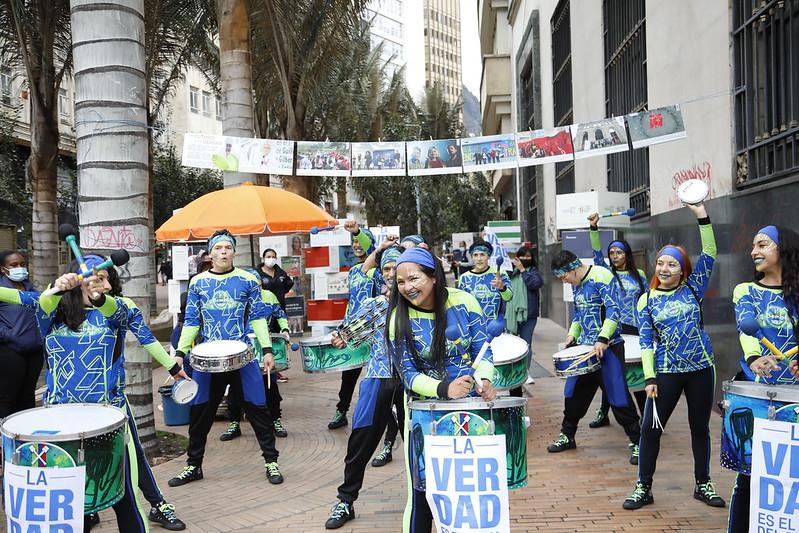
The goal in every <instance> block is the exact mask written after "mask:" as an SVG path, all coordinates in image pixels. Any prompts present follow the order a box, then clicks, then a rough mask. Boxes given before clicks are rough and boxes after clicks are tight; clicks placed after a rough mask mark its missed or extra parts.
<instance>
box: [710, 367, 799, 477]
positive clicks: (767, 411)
mask: <svg viewBox="0 0 799 533" xmlns="http://www.w3.org/2000/svg"><path fill="white" fill-rule="evenodd" d="M721 388H722V391H724V399H723V400H722V402H721V407H722V409H723V410H724V422H723V424H722V426H721V466H723V467H724V468H729V469H730V470H735V471H736V472H740V473H742V474H746V475H751V472H752V437H753V435H754V432H755V418H763V419H768V420H779V421H782V422H792V423H794V424H795V423H797V422H799V387H797V386H794V385H767V384H765V383H755V382H753V381H725V382H724V383H723V385H722V387H721Z"/></svg>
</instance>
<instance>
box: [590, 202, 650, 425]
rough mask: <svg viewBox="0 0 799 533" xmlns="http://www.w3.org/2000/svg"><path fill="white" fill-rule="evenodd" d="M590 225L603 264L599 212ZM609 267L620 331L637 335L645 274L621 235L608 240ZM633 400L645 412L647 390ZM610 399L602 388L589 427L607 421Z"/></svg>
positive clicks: (596, 260)
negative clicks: (637, 314) (599, 401)
mask: <svg viewBox="0 0 799 533" xmlns="http://www.w3.org/2000/svg"><path fill="white" fill-rule="evenodd" d="M588 221H589V223H590V224H591V226H590V229H591V231H590V233H589V235H590V237H591V249H592V250H593V252H594V264H595V265H599V266H606V264H605V255H604V254H603V253H602V242H601V241H600V239H599V213H593V214H592V215H591V216H589V217H588ZM607 256H608V261H609V263H610V271H611V272H612V273H613V280H614V282H615V283H616V285H617V286H618V288H619V295H620V296H621V301H620V302H619V311H621V318H620V319H619V333H621V334H622V335H638V319H637V318H636V313H635V308H636V306H637V305H638V298H640V297H641V295H642V294H643V293H644V292H646V274H645V273H644V271H643V270H640V269H639V268H637V267H636V265H635V256H633V249H632V247H631V246H630V243H628V242H627V241H626V240H624V239H616V240H614V241H613V242H611V243H610V244H608V249H607ZM632 394H633V397H634V398H635V403H637V404H638V412H639V413H641V416H643V415H644V405H645V404H646V393H645V392H644V391H642V390H639V391H635V392H633V393H632ZM609 409H610V403H609V402H608V396H607V394H605V392H604V391H603V392H602V404H601V406H600V407H599V409H597V412H596V418H594V420H593V422H591V423H590V424H588V426H589V427H592V428H599V427H602V426H607V425H608V424H610V419H609V418H608V410H609Z"/></svg>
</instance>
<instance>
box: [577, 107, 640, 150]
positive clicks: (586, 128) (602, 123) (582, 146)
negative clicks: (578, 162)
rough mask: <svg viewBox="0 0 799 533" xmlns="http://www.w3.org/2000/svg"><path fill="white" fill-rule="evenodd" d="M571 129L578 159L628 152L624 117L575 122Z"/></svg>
mask: <svg viewBox="0 0 799 533" xmlns="http://www.w3.org/2000/svg"><path fill="white" fill-rule="evenodd" d="M571 131H572V144H573V145H574V157H575V158H576V159H582V158H584V157H592V156H595V155H602V154H613V153H616V152H626V151H627V150H628V148H629V146H628V145H627V131H626V130H625V128H624V119H623V118H622V117H613V118H606V119H603V120H597V121H594V122H583V123H582V124H573V125H572V126H571Z"/></svg>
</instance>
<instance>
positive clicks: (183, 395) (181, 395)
mask: <svg viewBox="0 0 799 533" xmlns="http://www.w3.org/2000/svg"><path fill="white" fill-rule="evenodd" d="M199 390H200V387H199V386H198V385H197V382H196V381H190V380H187V379H182V380H180V381H177V382H175V384H174V385H172V399H173V400H174V401H175V403H179V404H181V405H185V404H187V403H189V402H190V401H192V400H193V399H194V397H195V396H197V391H199Z"/></svg>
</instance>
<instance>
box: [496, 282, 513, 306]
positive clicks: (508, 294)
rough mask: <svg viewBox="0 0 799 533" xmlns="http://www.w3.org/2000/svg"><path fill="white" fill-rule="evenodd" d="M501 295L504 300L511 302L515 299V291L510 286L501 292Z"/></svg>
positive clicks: (506, 286)
mask: <svg viewBox="0 0 799 533" xmlns="http://www.w3.org/2000/svg"><path fill="white" fill-rule="evenodd" d="M499 295H500V296H501V297H502V299H503V300H505V301H506V302H509V301H511V300H512V299H513V290H512V289H511V288H510V285H505V290H504V291H500V293H499Z"/></svg>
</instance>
